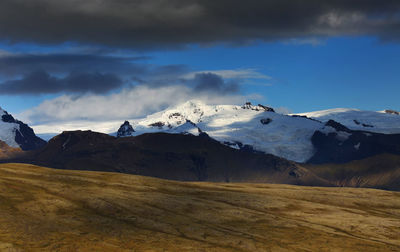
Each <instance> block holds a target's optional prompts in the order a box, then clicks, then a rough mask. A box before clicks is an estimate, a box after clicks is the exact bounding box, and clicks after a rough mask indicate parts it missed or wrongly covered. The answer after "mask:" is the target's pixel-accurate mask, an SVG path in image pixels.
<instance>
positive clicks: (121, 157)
mask: <svg viewBox="0 0 400 252" xmlns="http://www.w3.org/2000/svg"><path fill="white" fill-rule="evenodd" d="M25 162H27V160H25ZM29 162H31V163H35V164H40V165H45V166H49V167H54V168H60V169H73V170H95V171H112V172H122V173H130V174H137V175H145V176H153V177H159V178H165V179H174V180H182V181H219V182H269V183H286V184H298V185H322V186H328V185H330V184H329V183H328V182H326V181H324V180H321V179H319V178H318V177H316V176H315V175H313V174H312V173H310V172H309V171H308V170H306V169H304V168H303V167H301V166H299V165H297V164H296V163H294V162H291V161H287V160H285V159H282V158H278V157H275V156H273V155H266V154H261V153H253V152H245V151H240V150H235V149H232V148H230V147H227V146H225V145H223V144H221V143H219V142H217V141H215V140H213V139H211V138H209V137H207V136H206V135H201V136H192V135H180V134H165V133H155V134H143V135H140V136H137V137H125V138H115V137H112V136H109V135H106V134H101V133H95V132H91V131H74V132H64V133H62V134H60V135H58V136H56V137H54V138H53V139H51V140H50V141H49V143H48V144H47V145H46V147H45V148H43V149H41V150H40V151H37V152H35V153H34V154H33V156H31V157H30V160H29Z"/></svg>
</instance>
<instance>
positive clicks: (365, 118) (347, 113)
mask: <svg viewBox="0 0 400 252" xmlns="http://www.w3.org/2000/svg"><path fill="white" fill-rule="evenodd" d="M298 115H303V116H307V117H310V118H314V119H316V120H319V121H322V122H327V121H329V120H330V119H332V120H335V121H336V122H338V123H341V124H343V125H345V126H346V127H348V128H349V129H352V130H364V131H370V132H376V133H383V134H400V115H396V114H388V113H385V112H383V111H379V112H375V111H363V110H358V109H346V108H337V109H328V110H321V111H315V112H308V113H301V114H298Z"/></svg>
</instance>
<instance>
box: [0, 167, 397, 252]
mask: <svg viewBox="0 0 400 252" xmlns="http://www.w3.org/2000/svg"><path fill="white" fill-rule="evenodd" d="M0 250H2V251H287V250H290V251H293V250H297V251H400V193H399V192H389V191H380V190H373V189H350V188H318V187H298V186H288V185H271V184H222V183H221V184H217V183H182V182H173V181H166V180H159V179H154V178H147V177H141V176H133V175H124V174H114V173H100V172H83V171H64V170H53V169H47V168H41V167H37V166H32V165H22V164H3V165H0Z"/></svg>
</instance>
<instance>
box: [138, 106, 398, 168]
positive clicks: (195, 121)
mask: <svg viewBox="0 0 400 252" xmlns="http://www.w3.org/2000/svg"><path fill="white" fill-rule="evenodd" d="M308 117H311V118H308ZM330 119H333V120H335V121H336V120H337V122H339V123H341V124H344V125H345V126H347V127H348V128H350V129H353V130H363V131H370V132H377V133H400V116H398V115H396V114H393V113H392V114H389V113H382V112H368V111H360V110H351V109H335V110H328V111H320V112H313V113H304V114H298V115H283V114H279V113H275V112H274V110H273V109H272V108H269V107H267V106H263V105H260V104H259V105H252V104H250V103H246V104H245V105H243V106H236V105H207V104H204V103H202V102H200V101H188V102H186V103H184V104H181V105H178V106H176V107H173V108H169V109H166V110H164V111H161V112H158V113H155V114H152V115H149V116H147V117H146V118H143V119H136V120H132V121H131V123H132V126H133V128H134V129H135V132H134V133H133V135H141V134H143V133H154V132H167V133H183V134H192V135H199V134H201V133H204V134H207V135H208V136H210V137H212V138H214V139H215V140H217V141H219V142H221V143H224V144H226V145H228V146H230V147H233V148H238V149H250V150H255V151H261V152H264V153H269V154H273V155H276V156H279V157H283V158H286V159H289V160H293V161H297V162H306V161H308V160H310V159H311V158H312V157H313V156H314V155H315V154H316V153H318V151H319V149H317V148H316V146H315V143H313V141H312V137H313V136H314V135H315V134H316V133H317V132H319V133H322V134H324V135H326V136H328V135H329V136H331V137H332V136H333V137H334V139H336V140H337V141H338V145H341V144H343V143H345V142H346V141H350V140H352V141H354V139H352V138H351V136H352V134H353V132H350V131H349V132H346V131H343V129H341V128H340V127H341V126H340V124H337V125H336V124H334V125H335V127H333V126H332V125H333V124H332V123H327V122H328V121H329V120H330ZM349 138H350V140H349ZM327 139H328V138H327ZM329 139H330V138H329ZM371 139H372V138H371ZM352 146H353V145H352ZM354 146H355V147H354V148H355V151H358V149H357V143H356V144H354ZM361 149H362V148H361Z"/></svg>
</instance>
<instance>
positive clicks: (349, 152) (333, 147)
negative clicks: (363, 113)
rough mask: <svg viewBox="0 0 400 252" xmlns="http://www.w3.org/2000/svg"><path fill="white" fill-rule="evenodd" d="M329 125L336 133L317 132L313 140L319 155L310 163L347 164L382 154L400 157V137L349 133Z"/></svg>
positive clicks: (346, 130)
mask: <svg viewBox="0 0 400 252" xmlns="http://www.w3.org/2000/svg"><path fill="white" fill-rule="evenodd" d="M326 126H329V127H332V128H333V129H334V130H335V131H333V132H330V133H326V132H321V131H316V132H315V133H314V135H313V136H312V138H311V141H312V143H313V145H314V147H315V149H316V152H315V154H314V156H313V157H311V158H310V159H309V160H308V161H307V163H311V164H324V163H347V162H350V161H352V160H360V159H364V158H367V157H371V156H374V155H378V154H383V153H391V154H397V155H400V134H380V133H373V132H367V131H358V130H350V129H348V128H346V127H345V126H344V125H342V124H340V123H338V122H335V121H333V120H330V121H328V122H327V123H326Z"/></svg>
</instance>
